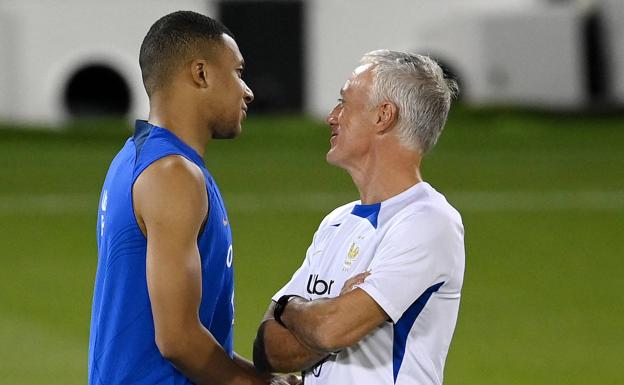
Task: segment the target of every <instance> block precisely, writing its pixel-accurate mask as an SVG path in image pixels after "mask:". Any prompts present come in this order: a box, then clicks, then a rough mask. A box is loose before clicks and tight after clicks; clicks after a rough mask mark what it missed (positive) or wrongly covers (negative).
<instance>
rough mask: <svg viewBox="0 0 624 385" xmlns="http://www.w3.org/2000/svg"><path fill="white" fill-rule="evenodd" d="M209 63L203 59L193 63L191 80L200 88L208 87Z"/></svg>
mask: <svg viewBox="0 0 624 385" xmlns="http://www.w3.org/2000/svg"><path fill="white" fill-rule="evenodd" d="M209 70H210V69H209V66H208V62H207V61H206V60H203V59H195V60H193V61H192V62H191V78H192V79H193V83H195V84H196V85H197V86H198V87H200V88H206V87H208V71H209Z"/></svg>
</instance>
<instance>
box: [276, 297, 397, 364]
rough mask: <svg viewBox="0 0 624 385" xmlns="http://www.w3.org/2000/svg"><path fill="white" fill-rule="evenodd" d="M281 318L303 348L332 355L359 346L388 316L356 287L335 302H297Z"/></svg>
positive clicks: (289, 304) (318, 300)
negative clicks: (358, 343)
mask: <svg viewBox="0 0 624 385" xmlns="http://www.w3.org/2000/svg"><path fill="white" fill-rule="evenodd" d="M281 318H282V322H284V324H285V325H286V327H287V328H288V330H289V331H291V332H292V334H293V335H294V336H295V337H296V338H297V340H298V341H299V342H300V343H301V344H302V345H303V346H305V347H307V348H308V349H311V350H313V351H317V352H325V353H330V352H335V351H337V350H340V349H342V348H345V347H348V346H351V345H353V344H355V343H357V342H358V341H360V340H361V339H362V338H363V337H364V336H366V335H367V334H368V333H370V332H371V331H373V330H374V329H375V328H377V327H378V326H379V325H380V324H381V323H382V322H384V321H385V320H386V319H388V315H387V314H386V313H385V311H384V310H383V309H382V308H381V307H380V306H379V305H378V304H377V302H375V300H373V298H371V297H370V296H369V295H368V293H366V292H365V291H364V290H362V289H359V288H356V289H354V290H352V291H348V292H346V293H344V294H341V295H340V296H338V297H336V298H332V299H317V300H314V301H306V300H305V299H302V298H297V299H294V300H292V301H290V302H289V303H288V305H287V306H286V309H285V310H284V312H283V313H282V317H281Z"/></svg>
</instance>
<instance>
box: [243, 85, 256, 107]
mask: <svg viewBox="0 0 624 385" xmlns="http://www.w3.org/2000/svg"><path fill="white" fill-rule="evenodd" d="M244 100H245V103H247V104H249V103H251V102H253V100H254V94H253V92H252V91H251V88H249V87H248V86H247V84H245V97H244Z"/></svg>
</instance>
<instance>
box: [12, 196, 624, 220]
mask: <svg viewBox="0 0 624 385" xmlns="http://www.w3.org/2000/svg"><path fill="white" fill-rule="evenodd" d="M446 196H447V198H448V199H449V201H450V202H451V204H453V206H455V207H456V208H458V209H459V210H460V211H522V212H536V211H545V212H550V211H566V210H592V211H595V210H599V211H611V210H624V191H451V192H448V193H447V194H446ZM98 197H99V194H98V193H92V194H91V193H71V194H0V214H2V215H11V214H13V215H16V214H17V215H55V214H87V213H93V215H95V212H96V210H97V202H98ZM355 198H357V197H356V196H355V195H352V194H349V193H345V192H308V193H285V192H274V193H263V194H255V193H227V192H226V193H225V194H224V199H225V201H226V207H227V208H228V210H230V211H232V212H259V211H265V210H274V211H290V212H296V211H306V212H309V211H319V212H328V211H330V210H332V209H333V208H335V207H337V206H338V205H341V204H344V203H346V202H349V201H351V200H353V199H355Z"/></svg>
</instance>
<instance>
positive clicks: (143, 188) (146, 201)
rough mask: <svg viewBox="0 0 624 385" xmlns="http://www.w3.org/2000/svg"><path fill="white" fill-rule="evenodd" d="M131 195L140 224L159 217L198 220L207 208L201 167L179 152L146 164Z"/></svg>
mask: <svg viewBox="0 0 624 385" xmlns="http://www.w3.org/2000/svg"><path fill="white" fill-rule="evenodd" d="M132 197H133V202H134V211H135V215H136V216H137V219H138V220H139V224H140V225H141V227H143V226H144V222H145V221H146V220H150V219H158V218H163V219H167V220H169V221H171V220H173V219H185V218H186V219H188V220H189V221H191V222H196V221H200V222H201V221H203V219H204V217H205V216H206V213H207V210H208V198H207V195H206V187H205V182H204V175H203V173H202V171H201V169H200V168H199V167H197V165H195V164H194V163H193V162H191V161H189V160H188V159H186V158H184V157H182V156H179V155H170V156H166V157H163V158H161V159H159V160H157V161H155V162H154V163H152V164H151V165H150V166H149V167H148V168H146V169H145V171H143V172H142V173H141V175H140V176H139V177H138V178H137V180H136V182H135V183H134V186H133V188H132Z"/></svg>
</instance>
